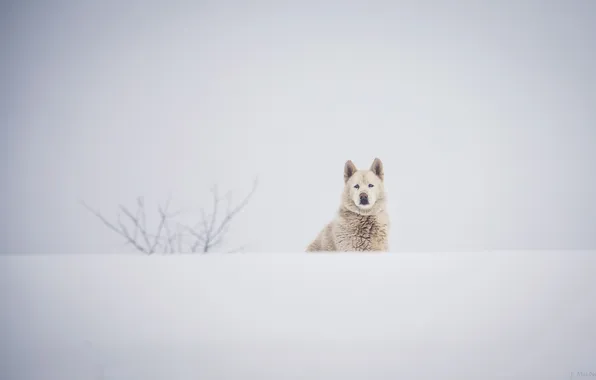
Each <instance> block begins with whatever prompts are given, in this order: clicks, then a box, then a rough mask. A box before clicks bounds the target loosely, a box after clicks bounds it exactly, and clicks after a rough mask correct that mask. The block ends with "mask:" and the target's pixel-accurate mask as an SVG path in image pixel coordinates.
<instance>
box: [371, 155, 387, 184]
mask: <svg viewBox="0 0 596 380" xmlns="http://www.w3.org/2000/svg"><path fill="white" fill-rule="evenodd" d="M370 170H371V171H372V172H373V173H375V174H376V175H377V177H379V178H380V179H381V180H384V179H385V172H384V171H383V163H382V162H381V160H379V159H378V158H375V160H374V161H373V163H372V165H371V166H370Z"/></svg>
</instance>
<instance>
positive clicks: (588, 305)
mask: <svg viewBox="0 0 596 380" xmlns="http://www.w3.org/2000/svg"><path fill="white" fill-rule="evenodd" d="M0 305H1V309H0V310H1V312H0V326H1V327H2V328H1V330H0V379H7V380H20V379H36V380H53V379H55V380H67V379H73V380H85V379H93V380H97V379H127V380H131V379H139V380H149V379H165V380H176V379H181V380H182V379H194V380H197V379H200V380H211V379H214V380H219V379H243V380H246V379H254V380H257V379H258V380H262V379H276V380H280V379H338V380H339V379H341V380H345V379H504V378H515V379H538V378H540V379H553V380H554V379H557V380H559V379H569V378H570V376H571V373H572V372H576V371H583V372H589V371H592V372H596V252H587V251H585V252H584V251H570V252H564V251H556V252H555V251H552V252H550V251H549V252H491V253H487V252H476V253H432V254H431V253H416V254H414V253H412V254H398V253H395V254H382V255H377V254H373V255H358V254H335V255H334V254H325V255H307V254H285V253H279V254H235V255H205V256H198V255H195V256H191V255H187V256H169V257H165V256H154V257H148V256H131V255H122V256H115V255H110V256H49V255H48V256H41V255H39V256H21V257H18V256H3V257H0Z"/></svg>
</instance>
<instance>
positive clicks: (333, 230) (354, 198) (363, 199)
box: [306, 158, 389, 252]
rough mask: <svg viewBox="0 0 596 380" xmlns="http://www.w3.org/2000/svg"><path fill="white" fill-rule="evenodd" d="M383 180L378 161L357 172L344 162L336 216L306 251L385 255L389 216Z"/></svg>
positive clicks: (381, 165)
mask: <svg viewBox="0 0 596 380" xmlns="http://www.w3.org/2000/svg"><path fill="white" fill-rule="evenodd" d="M383 180H384V172H383V163H382V162H381V160H379V159H378V158H375V160H374V162H373V163H372V165H371V167H370V169H369V170H357V169H356V166H354V164H353V163H352V161H347V162H346V164H345V167H344V182H345V185H344V191H343V193H342V198H341V205H340V208H339V212H338V214H337V216H336V217H335V219H334V220H333V221H331V223H329V224H327V226H325V228H323V230H322V231H321V232H320V233H319V235H318V236H317V238H316V239H315V240H314V241H313V242H312V243H310V245H309V246H308V248H307V249H306V251H307V252H318V251H342V252H353V251H388V250H389V245H388V241H387V235H388V232H389V216H388V215H387V209H386V199H385V187H384V183H383Z"/></svg>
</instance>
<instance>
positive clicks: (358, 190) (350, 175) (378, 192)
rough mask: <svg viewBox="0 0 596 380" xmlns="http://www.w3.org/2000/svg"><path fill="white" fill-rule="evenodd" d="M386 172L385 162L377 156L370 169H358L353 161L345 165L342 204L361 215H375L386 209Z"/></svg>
mask: <svg viewBox="0 0 596 380" xmlns="http://www.w3.org/2000/svg"><path fill="white" fill-rule="evenodd" d="M384 178H385V174H384V172H383V163H382V162H381V160H379V159H378V158H375V160H374V161H373V163H372V165H371V167H370V169H369V170H358V169H356V166H355V165H354V163H353V162H352V161H349V160H348V161H347V162H346V164H345V166H344V182H345V186H344V193H343V196H342V206H343V207H344V208H346V209H348V210H350V211H352V212H355V213H357V214H361V215H374V214H377V213H378V212H380V211H382V210H383V209H384V202H385V186H384V183H383V181H384Z"/></svg>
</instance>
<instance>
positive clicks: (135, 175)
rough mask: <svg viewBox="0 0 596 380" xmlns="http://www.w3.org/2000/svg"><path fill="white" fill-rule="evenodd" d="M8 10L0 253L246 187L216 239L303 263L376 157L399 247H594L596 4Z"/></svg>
mask: <svg viewBox="0 0 596 380" xmlns="http://www.w3.org/2000/svg"><path fill="white" fill-rule="evenodd" d="M8 3H9V2H2V4H1V5H0V7H1V12H0V43H1V45H0V46H1V48H2V51H3V53H2V62H1V64H2V67H1V71H0V75H1V77H0V78H1V79H2V93H1V94H0V110H1V120H2V123H1V127H0V128H1V129H0V151H1V153H0V158H1V161H0V170H1V172H0V175H1V176H2V191H1V194H2V198H1V199H0V207H1V210H2V215H1V217H0V226H1V230H0V238H1V239H0V252H5V253H6V252H89V253H90V252H123V251H130V247H127V246H124V245H123V244H122V240H121V239H120V238H119V237H118V236H116V235H115V234H114V233H113V232H111V231H109V230H108V229H107V228H106V227H105V226H103V225H102V224H101V223H100V221H99V220H98V219H97V218H95V217H94V216H93V215H91V214H89V213H88V212H87V211H86V210H85V209H84V208H83V207H81V205H80V204H79V203H78V201H79V200H80V199H82V200H85V201H86V202H87V203H89V204H90V205H92V206H94V207H96V208H98V209H99V210H100V211H101V212H102V213H104V214H105V215H106V217H108V218H110V219H112V220H115V218H116V215H117V205H118V203H122V204H125V205H129V206H131V207H132V206H134V202H135V198H136V197H137V196H138V195H144V196H145V200H146V203H147V206H148V207H150V208H151V207H152V206H154V207H156V205H157V203H158V202H164V201H165V200H166V198H167V196H168V194H170V193H171V195H172V199H173V207H174V208H176V207H191V209H193V210H195V211H196V210H198V208H200V207H208V206H209V205H210V199H211V198H210V195H209V189H210V187H211V186H212V185H213V184H215V183H217V184H218V185H219V186H220V188H221V189H222V190H234V194H235V196H236V197H237V198H240V197H241V196H242V195H243V194H245V193H247V192H248V191H249V190H250V187H251V184H252V180H253V178H254V177H256V176H258V177H259V180H260V182H259V187H258V189H257V193H256V194H255V196H254V198H253V200H252V202H251V203H250V204H249V205H248V206H247V208H246V209H245V210H244V211H243V213H242V214H241V215H240V216H239V217H238V219H237V220H236V221H235V223H234V225H233V227H232V229H231V230H230V232H229V239H228V241H227V242H226V247H234V246H238V245H243V244H246V245H247V249H248V250H252V251H301V250H304V249H305V247H306V246H307V245H308V243H309V242H310V241H311V240H312V239H313V238H314V237H315V236H316V234H317V233H318V232H319V230H320V229H321V228H322V227H323V226H324V224H325V223H327V222H328V221H329V220H330V219H331V218H332V217H333V215H334V213H335V212H336V210H337V207H338V205H339V195H340V192H341V190H342V186H343V177H342V170H343V164H344V162H345V161H346V160H348V159H351V160H353V161H354V162H355V164H356V165H357V166H358V167H362V168H368V166H369V165H370V164H371V163H372V160H373V159H374V158H375V157H379V158H381V159H382V160H383V162H384V164H385V172H386V183H387V190H388V192H389V202H390V210H389V211H390V217H391V220H392V227H391V237H390V243H391V245H390V248H391V250H392V251H424V250H441V251H453V250H481V249H561V248H567V249H574V248H596V234H595V233H594V227H595V226H596V175H595V174H594V173H596V165H595V163H596V149H595V148H596V146H595V145H596V127H595V123H596V107H594V105H595V104H596V65H595V64H594V61H595V58H596V53H595V51H596V49H595V48H596V39H595V37H596V2H594V1H590V0H583V1H582V0H576V1H564V0H561V1H547V2H545V1H538V0H537V1H519V2H518V1H512V2H505V1H499V2H496V1H495V2H490V4H488V2H474V4H472V2H439V1H437V2H434V3H433V4H432V5H431V3H430V2H408V3H406V2H402V3H400V2H389V1H387V2H358V4H357V5H355V4H356V2H339V1H337V2H333V1H331V2H306V1H296V2H293V5H288V4H287V3H285V2H284V5H282V4H281V3H275V5H274V4H272V3H266V2H258V3H257V2H251V5H247V4H246V3H242V2H226V1H212V2H179V1H167V2H166V1H163V2H157V1H153V2H150V1H127V2H120V1H118V2H117V1H94V2H91V1H88V2H75V1H70V2H69V1H28V2H16V1H15V2H13V4H12V5H11V4H8ZM195 216H196V217H198V213H197V214H196V215H195ZM190 217H192V215H191V216H190Z"/></svg>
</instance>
